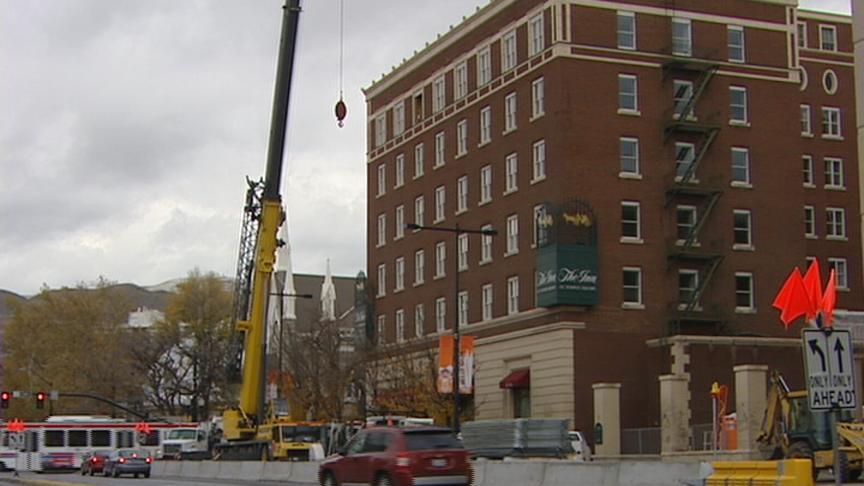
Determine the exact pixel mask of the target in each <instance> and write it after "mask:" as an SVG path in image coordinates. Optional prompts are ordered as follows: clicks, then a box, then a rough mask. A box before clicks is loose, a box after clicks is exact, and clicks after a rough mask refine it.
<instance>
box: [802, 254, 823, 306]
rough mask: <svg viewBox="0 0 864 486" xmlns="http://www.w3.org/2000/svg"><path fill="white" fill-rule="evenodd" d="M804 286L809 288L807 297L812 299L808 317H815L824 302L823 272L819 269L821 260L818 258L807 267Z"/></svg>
mask: <svg viewBox="0 0 864 486" xmlns="http://www.w3.org/2000/svg"><path fill="white" fill-rule="evenodd" d="M804 288H805V289H806V290H807V298H808V300H809V301H810V309H809V310H808V311H807V319H813V318H814V317H816V313H817V312H819V306H820V305H821V304H822V272H820V271H819V260H817V259H816V258H814V259H813V263H811V264H810V268H808V269H807V274H805V275H804Z"/></svg>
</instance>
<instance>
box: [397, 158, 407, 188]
mask: <svg viewBox="0 0 864 486" xmlns="http://www.w3.org/2000/svg"><path fill="white" fill-rule="evenodd" d="M404 185H405V154H399V155H397V156H396V186H395V187H402V186H404Z"/></svg>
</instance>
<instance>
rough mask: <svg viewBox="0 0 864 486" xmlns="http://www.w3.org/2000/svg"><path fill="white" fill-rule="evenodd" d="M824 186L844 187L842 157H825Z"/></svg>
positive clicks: (832, 187) (831, 187)
mask: <svg viewBox="0 0 864 486" xmlns="http://www.w3.org/2000/svg"><path fill="white" fill-rule="evenodd" d="M825 188H826V189H845V188H846V183H845V181H844V178H843V159H836V158H829V157H825Z"/></svg>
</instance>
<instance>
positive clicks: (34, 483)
mask: <svg viewBox="0 0 864 486" xmlns="http://www.w3.org/2000/svg"><path fill="white" fill-rule="evenodd" d="M3 480H4V481H8V482H10V483H16V484H29V485H31V486H81V483H67V482H63V481H51V480H49V479H29V478H27V479H23V478H8V479H7V478H3Z"/></svg>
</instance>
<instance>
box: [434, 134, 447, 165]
mask: <svg viewBox="0 0 864 486" xmlns="http://www.w3.org/2000/svg"><path fill="white" fill-rule="evenodd" d="M444 140H445V139H444V132H438V133H436V134H435V166H434V167H435V168H438V167H441V166H443V165H444Z"/></svg>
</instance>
